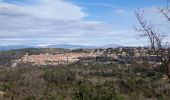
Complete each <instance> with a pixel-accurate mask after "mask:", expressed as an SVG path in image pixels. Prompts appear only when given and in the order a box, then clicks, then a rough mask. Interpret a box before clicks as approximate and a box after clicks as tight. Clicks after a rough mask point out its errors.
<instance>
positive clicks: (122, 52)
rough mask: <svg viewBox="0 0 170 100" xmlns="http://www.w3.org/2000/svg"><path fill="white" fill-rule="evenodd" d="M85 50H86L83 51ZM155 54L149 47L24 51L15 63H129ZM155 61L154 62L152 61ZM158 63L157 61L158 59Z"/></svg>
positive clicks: (146, 58)
mask: <svg viewBox="0 0 170 100" xmlns="http://www.w3.org/2000/svg"><path fill="white" fill-rule="evenodd" d="M85 51H86V52H85ZM155 59H156V56H155V55H150V54H149V48H141V47H139V48H133V47H131V48H130V47H125V48H121V47H120V48H115V49H113V48H108V49H91V50H84V51H81V49H80V50H77V51H75V50H73V51H70V52H66V53H40V54H33V55H29V54H28V53H26V54H25V55H24V56H23V57H22V58H21V59H19V60H17V61H15V63H14V64H13V66H15V65H17V63H25V64H26V63H29V64H32V65H59V64H70V63H75V62H86V63H92V62H102V63H104V62H118V63H130V62H132V61H134V60H135V61H137V62H139V63H140V62H143V61H145V60H148V61H149V62H150V63H153V61H155ZM154 63H155V62H154ZM158 63H159V61H158Z"/></svg>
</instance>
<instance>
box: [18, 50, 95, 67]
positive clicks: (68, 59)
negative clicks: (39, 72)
mask: <svg viewBox="0 0 170 100" xmlns="http://www.w3.org/2000/svg"><path fill="white" fill-rule="evenodd" d="M96 56H97V55H94V54H92V53H61V54H60V53H59V54H48V53H44V54H39V55H28V54H26V55H25V56H23V57H22V58H21V62H22V63H31V64H34V65H58V64H69V63H73V62H76V61H78V60H79V58H81V57H96Z"/></svg>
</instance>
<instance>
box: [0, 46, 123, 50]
mask: <svg viewBox="0 0 170 100" xmlns="http://www.w3.org/2000/svg"><path fill="white" fill-rule="evenodd" d="M117 47H122V46H120V45H116V44H110V45H103V46H84V45H70V44H58V45H30V46H29V45H28V46H25V45H8V46H0V50H1V51H6V50H14V49H24V48H65V49H95V48H96V49H97V48H117Z"/></svg>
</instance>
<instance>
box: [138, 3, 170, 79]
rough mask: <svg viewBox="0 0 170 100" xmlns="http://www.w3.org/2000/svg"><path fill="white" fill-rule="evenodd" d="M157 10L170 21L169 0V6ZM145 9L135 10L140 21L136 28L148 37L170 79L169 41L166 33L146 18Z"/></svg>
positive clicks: (143, 35) (154, 52)
mask: <svg viewBox="0 0 170 100" xmlns="http://www.w3.org/2000/svg"><path fill="white" fill-rule="evenodd" d="M157 10H158V11H159V12H160V13H161V14H162V15H163V16H164V17H165V20H167V21H168V22H169V23H170V8H169V0H167V6H166V7H164V8H157ZM144 12H145V11H144V10H142V11H141V10H139V11H136V12H135V15H136V18H137V20H138V22H139V25H140V26H139V27H138V28H135V30H136V31H138V32H140V33H141V34H140V35H141V37H146V38H147V39H148V40H149V41H150V45H151V48H150V51H151V52H152V54H153V55H156V56H157V57H158V58H159V59H160V61H161V63H162V66H163V68H164V70H165V74H166V75H167V77H168V79H169V81H170V46H169V43H168V41H167V42H165V41H166V39H165V37H166V36H165V35H164V34H163V33H161V32H159V31H156V27H155V25H154V24H152V23H151V22H148V21H147V20H146V19H145V18H144Z"/></svg>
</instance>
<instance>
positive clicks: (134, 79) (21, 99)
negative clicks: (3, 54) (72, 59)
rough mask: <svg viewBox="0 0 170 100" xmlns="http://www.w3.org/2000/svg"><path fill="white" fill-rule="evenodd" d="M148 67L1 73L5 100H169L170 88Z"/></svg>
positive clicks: (71, 67) (75, 67)
mask: <svg viewBox="0 0 170 100" xmlns="http://www.w3.org/2000/svg"><path fill="white" fill-rule="evenodd" d="M149 66H151V65H150V64H148V63H141V64H138V63H135V62H134V63H133V64H131V65H130V66H128V67H127V66H126V65H125V64H113V63H110V64H83V63H77V64H70V65H58V66H42V67H41V66H31V65H18V67H17V68H12V69H8V70H6V69H2V70H1V71H0V80H1V81H0V90H1V91H3V92H6V94H5V95H4V97H2V99H3V100H11V99H14V100H151V99H154V100H157V99H159V100H168V99H169V97H170V84H169V83H168V82H167V80H163V79H161V77H162V74H161V73H162V72H161V69H160V67H159V66H158V67H155V68H150V67H149Z"/></svg>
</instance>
